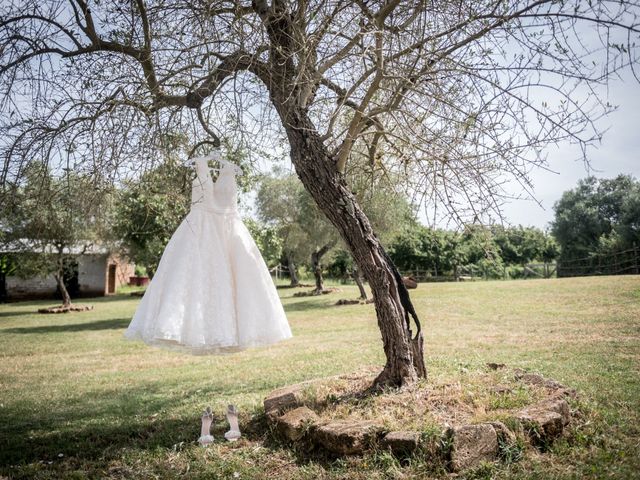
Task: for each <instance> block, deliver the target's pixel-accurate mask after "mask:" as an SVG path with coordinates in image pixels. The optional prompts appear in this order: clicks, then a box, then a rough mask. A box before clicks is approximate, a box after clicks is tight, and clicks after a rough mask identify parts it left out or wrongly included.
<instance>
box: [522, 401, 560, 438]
mask: <svg viewBox="0 0 640 480" xmlns="http://www.w3.org/2000/svg"><path fill="white" fill-rule="evenodd" d="M516 419H517V420H518V421H519V422H520V423H521V424H522V425H523V426H524V427H525V429H526V430H527V431H528V433H529V437H530V438H531V441H532V443H534V444H536V445H546V444H548V443H550V442H552V441H553V440H554V439H556V438H558V437H559V436H560V435H562V432H563V430H564V427H565V426H566V425H568V424H569V421H570V419H571V414H570V411H569V404H568V403H567V402H566V400H564V399H563V398H557V397H553V398H549V399H546V400H543V401H541V402H538V403H536V404H534V405H531V406H529V407H526V408H524V409H522V410H520V411H519V412H518V413H517V414H516Z"/></svg>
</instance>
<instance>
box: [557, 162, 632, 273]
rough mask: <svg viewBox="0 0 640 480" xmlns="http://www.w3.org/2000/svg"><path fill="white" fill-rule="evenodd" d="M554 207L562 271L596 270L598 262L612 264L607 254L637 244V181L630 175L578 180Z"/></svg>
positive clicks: (609, 254) (592, 271) (610, 255)
mask: <svg viewBox="0 0 640 480" xmlns="http://www.w3.org/2000/svg"><path fill="white" fill-rule="evenodd" d="M554 210H555V219H554V220H553V223H552V231H553V235H554V236H555V238H556V240H557V242H558V244H559V246H560V258H559V261H560V263H561V264H562V265H564V266H566V268H563V270H565V274H568V275H571V274H574V273H575V274H589V273H598V272H599V271H600V266H601V265H600V264H602V263H605V264H611V263H613V259H611V258H610V257H612V256H614V255H616V254H617V253H619V252H622V251H624V250H627V249H633V248H635V247H637V246H640V182H638V181H637V180H636V179H634V178H633V177H632V176H630V175H619V176H617V177H616V178H612V179H597V178H595V177H587V178H585V179H583V180H580V181H579V182H578V186H577V187H576V188H574V189H571V190H568V191H566V192H564V193H563V194H562V197H561V198H560V200H558V202H556V204H555V205H554ZM595 256H599V257H600V258H599V259H597V260H595V261H594V262H591V261H589V257H594V258H595ZM572 265H575V266H576V268H577V270H575V272H574V271H573V267H572ZM609 273H615V269H614V271H611V272H609Z"/></svg>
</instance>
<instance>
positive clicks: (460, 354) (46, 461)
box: [0, 276, 640, 479]
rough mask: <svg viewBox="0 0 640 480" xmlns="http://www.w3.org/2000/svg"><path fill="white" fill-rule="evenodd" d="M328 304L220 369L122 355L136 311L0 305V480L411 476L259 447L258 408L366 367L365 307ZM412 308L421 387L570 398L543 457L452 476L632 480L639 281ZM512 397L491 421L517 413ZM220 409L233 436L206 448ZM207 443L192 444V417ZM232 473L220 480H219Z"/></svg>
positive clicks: (224, 360)
mask: <svg viewBox="0 0 640 480" xmlns="http://www.w3.org/2000/svg"><path fill="white" fill-rule="evenodd" d="M340 288H341V289H342V292H341V293H334V294H331V295H324V296H320V297H302V298H293V297H292V295H293V293H294V292H295V291H296V290H295V289H282V290H280V293H281V295H282V298H283V302H284V305H285V309H286V311H287V315H288V318H289V321H290V323H291V326H292V329H293V332H294V338H293V339H291V340H288V341H286V342H283V343H281V344H279V345H276V346H273V347H269V348H262V349H255V350H250V351H246V352H242V353H239V354H234V355H226V356H206V357H192V356H188V355H182V354H178V353H173V352H165V351H162V350H156V349H153V348H149V347H147V346H145V345H142V344H139V343H134V342H128V341H125V340H124V339H123V337H122V332H123V330H124V329H125V328H126V326H127V325H128V323H129V320H130V318H131V316H132V315H133V312H134V310H135V307H136V305H137V302H138V301H139V298H135V297H128V296H117V297H110V298H99V299H90V300H84V299H83V300H82V301H81V302H80V303H91V304H93V305H94V306H95V309H94V310H93V311H90V312H82V313H68V314H63V315H38V314H34V313H33V312H34V311H35V310H36V309H37V307H40V306H43V305H48V304H50V302H23V303H15V304H4V305H0V478H2V476H3V475H4V476H8V477H9V478H51V479H54V478H55V479H57V478H113V479H124V478H211V479H215V478H245V479H253V478H291V479H297V478H308V479H315V478H330V479H338V478H341V479H344V478H356V479H357V478H362V479H365V478H366V479H375V478H425V477H432V476H436V477H438V476H444V473H443V472H441V471H438V470H437V469H434V468H433V467H432V466H430V464H429V462H428V459H426V458H421V457H420V456H417V457H415V458H412V459H409V460H397V459H394V458H393V457H390V456H389V455H388V454H386V453H384V452H373V453H371V454H367V455H365V456H364V457H356V458H348V459H338V460H332V459H329V458H324V457H321V456H317V455H314V454H309V453H307V452H302V451H295V450H292V449H290V448H288V447H286V446H284V445H282V444H281V443H279V442H278V440H277V439H275V438H274V436H273V435H271V433H270V431H269V428H268V427H267V425H266V423H265V419H264V416H263V412H262V407H261V405H262V399H263V397H264V396H265V395H266V394H267V393H268V392H269V391H270V390H272V389H274V388H277V387H279V386H283V385H287V384H291V383H296V382H299V381H303V380H308V379H314V378H320V377H326V376H330V375H337V374H340V373H346V372H351V371H355V370H358V369H361V368H362V367H365V366H371V365H379V366H381V365H382V363H383V361H384V357H383V352H382V342H381V340H380V335H379V331H378V329H377V325H376V319H375V311H374V307H373V305H353V306H340V307H336V306H333V303H334V302H335V301H336V300H337V299H339V298H351V297H355V296H356V288H355V287H352V286H347V287H343V286H341V287H340ZM412 298H413V300H414V303H415V305H416V309H417V311H418V313H419V315H420V317H421V319H422V323H423V325H424V331H425V334H426V336H425V345H426V357H427V365H428V368H429V373H430V375H431V381H433V382H435V383H445V382H446V381H452V382H458V381H459V382H461V383H462V384H464V382H465V378H471V376H472V375H473V374H474V373H476V372H478V371H480V370H482V369H483V368H484V364H485V363H486V362H498V363H506V364H507V365H509V366H510V367H520V368H525V369H528V370H532V371H538V372H541V373H543V374H544V375H545V376H549V377H551V378H554V379H556V380H558V381H560V382H562V383H564V384H566V385H569V386H572V387H574V388H576V389H578V390H579V392H580V394H581V396H580V399H579V400H578V401H577V403H574V405H573V406H574V407H579V409H580V411H581V412H586V413H585V415H586V416H587V421H585V422H582V423H580V425H579V427H575V428H573V429H572V430H571V431H570V435H569V437H568V438H567V439H566V440H562V441H559V442H557V443H556V444H555V445H554V446H553V447H552V448H551V450H550V451H549V452H548V453H546V454H545V455H539V454H536V453H535V452H532V451H528V452H527V453H526V455H525V459H523V460H521V461H519V462H514V463H509V464H507V463H501V464H495V465H494V464H488V465H483V466H481V467H480V468H479V469H477V470H475V471H472V472H468V473H467V474H466V475H467V477H468V478H509V479H510V478H530V479H537V478H540V479H548V478H634V477H636V478H637V476H638V472H640V460H639V459H640V443H639V440H638V438H639V437H640V381H639V379H640V375H639V373H640V277H638V276H627V277H597V278H579V279H552V280H538V281H508V282H473V283H459V284H453V283H444V284H421V285H420V286H419V287H418V289H417V290H414V291H412ZM525 397H526V396H524V395H523V394H522V393H521V392H517V391H516V392H514V393H513V395H512V396H510V397H505V398H503V399H499V398H488V399H487V402H493V404H491V405H492V408H503V407H511V406H518V405H520V404H521V403H523V402H526V401H527V399H526V398H525ZM227 403H235V404H236V405H238V408H239V409H240V411H241V413H242V415H241V426H242V427H243V429H244V432H245V434H246V438H244V439H243V440H241V441H240V442H238V443H236V444H228V443H225V442H223V441H221V440H220V438H221V437H222V434H223V433H224V431H225V430H226V422H225V419H224V417H223V412H224V410H225V407H226V405H227ZM206 405H211V406H212V408H213V410H214V412H216V416H215V419H214V428H213V434H214V436H215V437H216V439H217V441H216V443H215V444H214V445H213V446H212V447H210V448H208V449H203V448H201V447H199V446H198V445H197V444H196V443H195V439H196V438H197V437H198V434H199V423H200V421H199V417H200V412H201V410H202V409H203V408H204V407H205V406H206ZM234 474H235V475H234Z"/></svg>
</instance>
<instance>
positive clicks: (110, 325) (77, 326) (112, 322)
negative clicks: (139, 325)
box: [0, 317, 131, 334]
mask: <svg viewBox="0 0 640 480" xmlns="http://www.w3.org/2000/svg"><path fill="white" fill-rule="evenodd" d="M62 318H64V317H62ZM130 322H131V319H130V318H113V319H109V320H97V321H94V322H84V323H66V324H63V325H38V326H34V327H14V328H5V329H0V332H3V333H21V334H24V333H61V332H83V331H91V330H116V329H120V328H126V327H127V326H128V325H129V323H130Z"/></svg>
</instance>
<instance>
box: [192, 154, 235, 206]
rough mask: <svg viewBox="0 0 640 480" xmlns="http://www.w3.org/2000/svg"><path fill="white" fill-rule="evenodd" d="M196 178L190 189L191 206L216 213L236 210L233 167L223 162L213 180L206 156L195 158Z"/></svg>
mask: <svg viewBox="0 0 640 480" xmlns="http://www.w3.org/2000/svg"><path fill="white" fill-rule="evenodd" d="M195 162H196V178H195V179H194V180H193V187H192V190H191V208H192V209H204V210H208V211H212V212H216V213H234V212H237V206H236V205H237V200H236V198H237V188H236V179H235V173H234V170H233V168H230V167H229V166H227V165H226V164H223V165H222V167H221V168H220V173H219V175H218V179H217V180H216V181H215V182H214V181H213V179H212V178H211V174H210V173H209V167H208V165H207V159H206V158H204V159H203V158H197V159H196V161H195Z"/></svg>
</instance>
